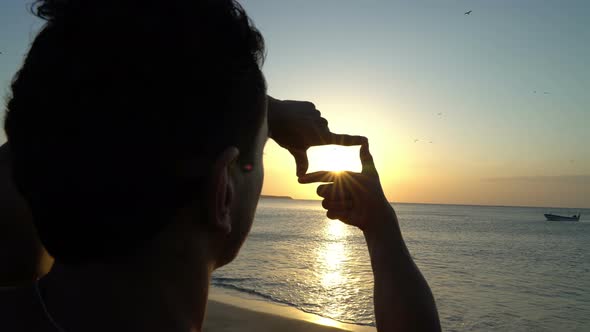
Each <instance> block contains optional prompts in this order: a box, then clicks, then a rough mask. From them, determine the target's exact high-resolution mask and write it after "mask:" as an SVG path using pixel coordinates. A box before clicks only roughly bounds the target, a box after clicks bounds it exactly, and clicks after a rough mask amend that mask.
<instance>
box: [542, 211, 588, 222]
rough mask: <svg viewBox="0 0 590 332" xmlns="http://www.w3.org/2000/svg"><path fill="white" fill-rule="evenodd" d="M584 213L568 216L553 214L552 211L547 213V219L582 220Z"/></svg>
mask: <svg viewBox="0 0 590 332" xmlns="http://www.w3.org/2000/svg"><path fill="white" fill-rule="evenodd" d="M581 215H582V214H581V213H578V215H575V214H574V215H573V216H571V217H567V216H560V215H557V214H552V213H545V218H547V220H549V221H580V216H581Z"/></svg>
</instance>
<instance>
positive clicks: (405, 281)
mask: <svg viewBox="0 0 590 332" xmlns="http://www.w3.org/2000/svg"><path fill="white" fill-rule="evenodd" d="M360 154H361V163H362V165H363V170H362V172H361V173H354V172H342V173H340V174H336V173H332V172H315V173H310V174H307V175H304V176H301V177H300V178H299V182H300V183H312V182H329V183H327V184H322V185H320V186H319V187H318V189H317V193H318V195H319V196H321V197H323V198H324V200H323V201H322V206H323V207H324V208H325V209H327V210H328V212H327V216H328V218H330V219H340V220H342V221H343V222H345V223H347V224H350V225H354V226H357V227H359V228H360V229H361V230H362V231H363V234H364V236H365V239H366V242H367V247H368V249H369V256H370V257H371V266H372V268H373V277H374V283H375V285H374V304H375V318H376V321H377V330H378V331H381V332H383V331H440V322H439V318H438V312H437V310H436V304H435V302H434V297H433V296H432V293H431V291H430V287H428V283H427V282H426V280H425V279H424V277H423V276H422V274H421V273H420V270H419V269H418V267H417V266H416V264H414V261H413V260H412V257H411V256H410V253H409V251H408V249H407V247H406V244H405V242H404V240H403V237H402V233H401V231H400V229H399V224H398V221H397V217H396V215H395V211H394V210H393V207H391V205H390V204H389V202H388V201H387V199H386V198H385V195H384V193H383V189H382V188H381V183H380V180H379V175H378V174H377V170H376V168H375V165H374V163H373V157H372V156H371V154H370V153H369V145H368V141H367V140H366V139H365V142H364V143H363V144H362V145H361V149H360Z"/></svg>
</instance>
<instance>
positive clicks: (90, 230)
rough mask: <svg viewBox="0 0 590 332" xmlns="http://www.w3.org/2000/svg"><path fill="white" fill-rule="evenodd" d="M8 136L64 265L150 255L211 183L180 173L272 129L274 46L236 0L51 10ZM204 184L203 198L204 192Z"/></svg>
mask: <svg viewBox="0 0 590 332" xmlns="http://www.w3.org/2000/svg"><path fill="white" fill-rule="evenodd" d="M32 9H33V12H34V14H36V15H37V16H39V17H41V18H43V19H45V20H46V21H47V22H46V24H45V26H44V27H43V29H42V30H41V31H40V33H39V34H38V35H37V36H36V38H35V40H34V42H33V43H32V46H31V48H30V50H29V53H28V54H27V57H26V59H25V61H24V64H23V66H22V68H21V69H20V70H19V71H18V73H17V74H16V75H15V78H14V80H13V84H12V94H11V96H10V98H9V100H8V104H7V112H6V121H5V130H6V133H7V137H8V141H9V143H10V150H11V151H10V152H11V156H12V163H13V169H14V174H13V179H14V181H15V183H16V185H17V187H18V189H19V191H20V192H21V194H22V195H23V197H24V198H25V200H26V201H27V203H28V205H29V206H30V209H31V211H32V214H33V218H34V222H35V226H36V228H37V230H38V233H39V236H40V239H41V241H42V243H43V244H44V246H45V247H46V248H47V250H48V252H49V253H50V254H51V255H52V256H54V257H55V258H56V259H57V260H60V261H62V262H64V263H71V264H75V263H83V262H87V261H92V260H108V259H109V258H112V257H114V256H116V255H120V254H121V253H123V252H128V251H130V250H133V249H134V248H137V247H139V246H140V245H141V244H142V242H144V241H146V240H148V239H150V238H151V237H153V235H154V234H156V233H157V232H158V231H159V230H160V229H161V228H162V227H164V226H165V225H166V224H167V223H168V222H170V219H171V217H172V215H173V214H174V212H175V211H177V209H178V208H180V207H182V206H183V204H186V203H187V202H188V200H190V199H191V198H193V197H194V195H195V190H197V191H198V188H199V187H202V185H203V183H204V181H206V179H197V180H191V181H189V180H187V179H184V178H181V177H180V176H179V175H178V172H177V171H176V170H177V169H178V166H179V165H180V164H181V163H182V162H184V161H187V160H190V159H191V158H198V159H199V160H204V161H205V163H207V162H210V161H211V160H213V158H214V157H215V156H216V155H217V154H218V153H219V152H220V151H222V150H223V149H224V148H226V147H228V146H237V147H238V148H239V149H240V151H241V154H240V158H245V159H247V158H250V157H249V154H250V152H249V151H252V147H253V145H254V139H255V136H256V134H257V132H258V131H259V128H260V126H261V124H262V122H261V121H262V118H263V113H264V108H263V106H262V103H263V101H264V100H265V99H264V96H265V95H266V84H265V81H264V77H263V74H262V72H261V66H262V62H263V59H264V41H263V38H262V35H261V34H260V32H259V31H258V30H257V29H256V28H255V27H254V26H253V24H252V22H251V21H250V19H249V18H248V16H247V15H246V13H245V11H244V9H243V8H242V7H241V6H240V5H239V4H238V3H236V2H235V1H234V0H166V1H163V0H160V1H156V0H102V1H89V0H44V1H37V2H36V3H35V4H34V5H33V8H32ZM195 188H197V189H195Z"/></svg>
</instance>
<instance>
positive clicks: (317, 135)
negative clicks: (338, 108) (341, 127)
mask: <svg viewBox="0 0 590 332" xmlns="http://www.w3.org/2000/svg"><path fill="white" fill-rule="evenodd" d="M268 124H269V128H270V137H271V138H272V139H273V140H275V142H277V144H279V145H280V146H281V147H283V148H285V149H287V150H289V152H290V153H291V154H292V155H293V157H294V158H295V163H296V165H297V176H302V175H304V174H305V173H306V172H307V168H308V165H309V163H308V161H307V149H309V148H310V147H312V146H317V145H328V144H338V145H361V144H362V142H363V140H366V139H365V138H364V137H362V136H351V135H341V134H335V133H332V132H331V131H330V129H329V128H328V120H326V119H324V118H323V117H322V116H321V113H320V111H318V110H317V109H316V107H315V105H314V104H313V103H310V102H307V101H292V100H284V101H282V100H277V99H274V98H272V97H270V96H268Z"/></svg>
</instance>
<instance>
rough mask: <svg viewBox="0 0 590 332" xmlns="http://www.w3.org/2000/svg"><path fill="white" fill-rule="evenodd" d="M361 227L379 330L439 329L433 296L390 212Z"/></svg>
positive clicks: (393, 214)
mask: <svg viewBox="0 0 590 332" xmlns="http://www.w3.org/2000/svg"><path fill="white" fill-rule="evenodd" d="M374 224H375V225H376V226H375V227H374V228H370V229H365V230H364V231H363V233H364V235H365V240H366V242H367V246H368V248H369V255H370V257H371V266H372V268H373V277H374V280H375V286H374V298H373V301H374V304H375V318H376V320H377V329H378V330H379V331H440V322H439V318H438V313H437V310H436V305H435V302H434V297H433V296H432V292H431V291H430V287H429V286H428V283H427V282H426V280H425V279H424V277H423V276H422V273H421V272H420V270H419V269H418V267H417V266H416V264H414V261H413V260H412V257H411V256H410V252H409V251H408V249H407V248H406V244H405V242H404V240H403V238H402V234H401V231H400V229H399V227H398V222H397V218H396V216H395V212H394V211H393V208H391V215H389V216H384V217H383V220H382V221H381V222H375V223H374Z"/></svg>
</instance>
